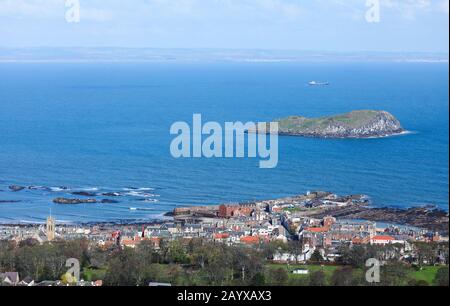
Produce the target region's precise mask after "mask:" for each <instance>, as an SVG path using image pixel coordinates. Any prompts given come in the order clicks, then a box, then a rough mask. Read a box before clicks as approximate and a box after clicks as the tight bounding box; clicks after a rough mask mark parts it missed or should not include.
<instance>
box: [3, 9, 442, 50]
mask: <svg viewBox="0 0 450 306" xmlns="http://www.w3.org/2000/svg"><path fill="white" fill-rule="evenodd" d="M74 1H75V0H71V2H72V3H73V2H74ZM75 2H76V1H75ZM65 3H66V1H65V0H13V1H12V0H0V38H1V39H0V47H3V48H17V47H74V46H76V47H95V48H97V47H122V48H123V47H130V48H171V49H174V48H186V49H251V50H255V49H258V50H259V49H264V50H266V49H270V50H319V51H326V52H353V51H376V52H396V53H401V54H404V53H405V52H427V53H448V45H449V40H448V37H449V32H448V23H449V22H448V20H449V12H448V10H449V9H448V3H449V2H448V0H380V2H379V3H380V22H378V23H370V22H368V21H367V19H366V13H367V10H368V7H366V0H308V1H304V0H303V1H302V0H214V1H205V0H134V1H119V0H109V1H101V0H80V1H79V3H80V22H79V23H70V22H67V19H66V13H67V10H68V8H66V7H65ZM69 8H70V6H69ZM59 55H60V54H56V56H59ZM169 56H170V55H169Z"/></svg>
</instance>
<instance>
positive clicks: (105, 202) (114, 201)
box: [100, 199, 119, 204]
mask: <svg viewBox="0 0 450 306" xmlns="http://www.w3.org/2000/svg"><path fill="white" fill-rule="evenodd" d="M100 203H102V204H116V203H119V201H116V200H110V199H103V200H101V201H100Z"/></svg>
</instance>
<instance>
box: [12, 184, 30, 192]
mask: <svg viewBox="0 0 450 306" xmlns="http://www.w3.org/2000/svg"><path fill="white" fill-rule="evenodd" d="M8 188H9V190H11V191H14V192H18V191H22V190H24V189H25V188H26V187H23V186H18V185H11V186H9V187H8Z"/></svg>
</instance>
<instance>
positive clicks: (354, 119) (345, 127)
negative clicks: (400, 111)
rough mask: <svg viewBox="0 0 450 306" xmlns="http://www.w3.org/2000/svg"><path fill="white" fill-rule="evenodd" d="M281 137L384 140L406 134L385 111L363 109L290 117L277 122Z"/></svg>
mask: <svg viewBox="0 0 450 306" xmlns="http://www.w3.org/2000/svg"><path fill="white" fill-rule="evenodd" d="M275 121H276V122H278V123H279V134H280V135H290V136H304V137H320V138H369V137H385V136H390V135H395V134H399V133H402V132H404V131H405V130H404V129H403V128H402V126H401V124H400V122H399V121H398V120H397V119H396V118H395V117H394V116H393V115H391V114H390V113H388V112H385V111H373V110H362V111H353V112H350V113H347V114H342V115H336V116H328V117H322V118H306V117H301V116H291V117H288V118H284V119H278V120H275Z"/></svg>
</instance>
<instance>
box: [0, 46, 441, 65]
mask: <svg viewBox="0 0 450 306" xmlns="http://www.w3.org/2000/svg"><path fill="white" fill-rule="evenodd" d="M17 62H19V63H20V62H24V63H65V62H66V63H67V62H68V63H70V62H73V63H103V62H105V63H108V62H119V63H120V62H125V63H127V62H241V63H282V62H308V63H314V62H318V63H320V62H398V63H402V62H404V63H448V62H449V55H448V54H445V53H400V52H398V53H395V52H324V51H302V50H270V49H268V50H265V49H161V48H119V47H105V48H86V47H85V48H81V47H78V48H77V47H74V48H65V47H52V48H50V47H42V48H4V47H3V48H2V47H0V63H17Z"/></svg>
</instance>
